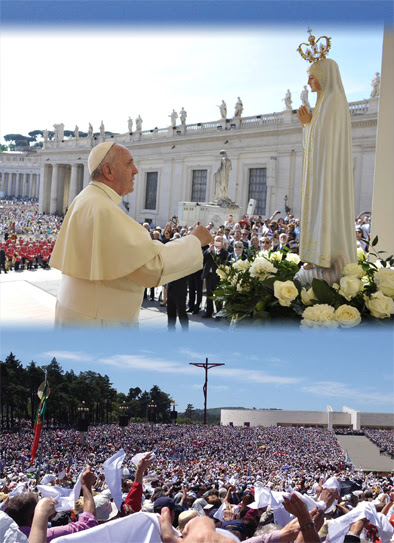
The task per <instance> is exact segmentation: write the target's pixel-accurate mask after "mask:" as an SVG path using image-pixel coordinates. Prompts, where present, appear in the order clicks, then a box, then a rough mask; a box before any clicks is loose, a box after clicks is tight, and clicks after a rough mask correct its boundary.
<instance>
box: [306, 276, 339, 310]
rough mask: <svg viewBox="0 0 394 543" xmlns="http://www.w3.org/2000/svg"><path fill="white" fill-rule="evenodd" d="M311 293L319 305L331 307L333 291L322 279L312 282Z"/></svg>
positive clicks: (333, 296)
mask: <svg viewBox="0 0 394 543" xmlns="http://www.w3.org/2000/svg"><path fill="white" fill-rule="evenodd" d="M312 288H313V292H314V293H315V295H316V298H317V299H318V301H319V302H320V303H321V304H328V305H332V304H333V302H334V298H335V291H334V290H333V289H332V288H331V287H330V286H329V285H328V284H327V283H326V282H325V281H323V280H322V279H313V280H312Z"/></svg>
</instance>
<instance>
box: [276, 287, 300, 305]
mask: <svg viewBox="0 0 394 543" xmlns="http://www.w3.org/2000/svg"><path fill="white" fill-rule="evenodd" d="M274 296H275V298H278V300H279V303H280V305H282V306H283V307H289V306H290V304H291V302H292V301H293V300H294V298H297V296H298V290H297V287H296V286H295V284H294V283H293V281H275V283H274Z"/></svg>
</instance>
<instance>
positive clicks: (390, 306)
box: [364, 290, 394, 319]
mask: <svg viewBox="0 0 394 543" xmlns="http://www.w3.org/2000/svg"><path fill="white" fill-rule="evenodd" d="M364 301H365V305H366V306H367V308H368V309H369V311H370V312H371V315H372V316H373V317H376V318H377V319H388V318H389V317H390V315H394V301H393V300H392V299H391V298H389V297H388V296H385V295H384V294H383V292H381V291H380V290H378V292H374V293H373V294H371V296H370V297H369V298H368V296H366V295H364Z"/></svg>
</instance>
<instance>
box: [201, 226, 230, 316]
mask: <svg viewBox="0 0 394 543" xmlns="http://www.w3.org/2000/svg"><path fill="white" fill-rule="evenodd" d="M227 260H228V252H227V251H226V249H224V247H223V238H222V236H216V237H215V240H214V243H212V244H211V245H210V246H209V248H208V249H207V250H206V251H204V267H203V271H202V278H203V279H205V281H206V292H207V309H206V312H205V313H204V314H203V318H210V317H212V315H213V300H210V299H209V297H210V296H212V295H213V293H214V291H215V290H216V289H217V287H218V285H219V283H220V277H219V276H218V274H217V273H216V270H217V268H218V264H224V263H225V262H227ZM215 304H216V310H217V311H220V310H221V308H222V304H221V303H219V302H215Z"/></svg>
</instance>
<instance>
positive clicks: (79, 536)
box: [53, 512, 161, 543]
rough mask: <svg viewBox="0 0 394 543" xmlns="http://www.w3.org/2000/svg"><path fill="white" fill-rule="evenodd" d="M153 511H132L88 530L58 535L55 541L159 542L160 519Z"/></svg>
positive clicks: (99, 542)
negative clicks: (131, 513) (125, 515)
mask: <svg viewBox="0 0 394 543" xmlns="http://www.w3.org/2000/svg"><path fill="white" fill-rule="evenodd" d="M159 518H160V517H159V515H156V514H155V513H142V512H139V513H134V514H133V515H129V516H127V517H124V518H120V519H117V520H112V521H111V522H107V523H106V524H100V525H99V526H95V527H94V528H90V529H89V530H84V531H82V532H76V533H74V534H70V535H67V536H62V537H58V538H57V539H54V540H53V541H54V542H55V541H56V543H114V542H116V543H130V542H131V541H133V542H138V543H161V532H160V520H159Z"/></svg>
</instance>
